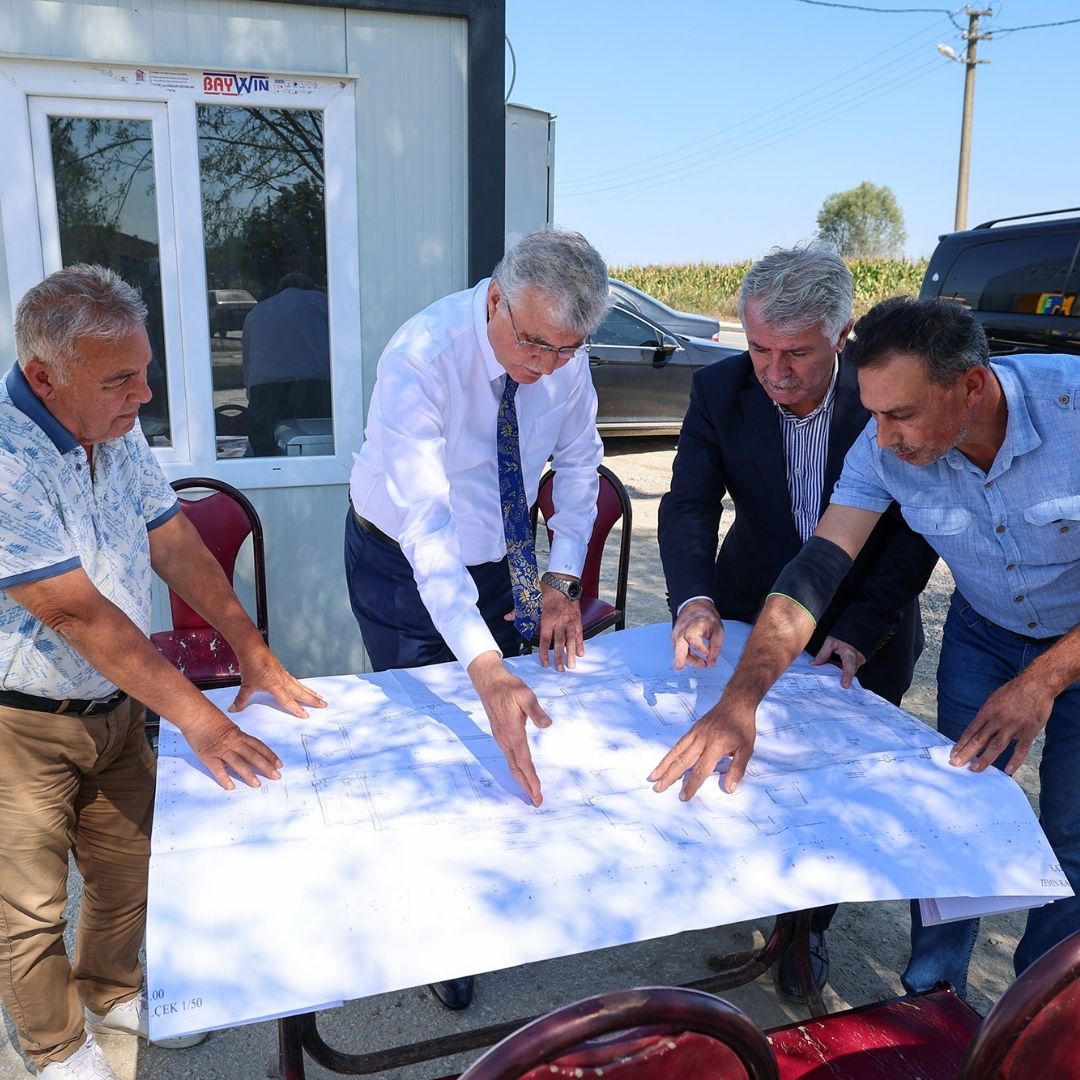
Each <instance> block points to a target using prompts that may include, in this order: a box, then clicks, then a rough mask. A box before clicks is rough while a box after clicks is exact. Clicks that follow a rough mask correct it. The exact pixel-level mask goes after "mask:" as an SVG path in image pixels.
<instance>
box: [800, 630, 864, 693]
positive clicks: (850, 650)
mask: <svg viewBox="0 0 1080 1080" xmlns="http://www.w3.org/2000/svg"><path fill="white" fill-rule="evenodd" d="M834 656H835V657H836V658H837V659H838V660H839V661H840V685H841V686H842V687H843V688H844V689H845V690H847V689H848V688H849V687H850V686H851V682H852V680H853V679H854V678H855V674H856V672H857V671H858V670H859V668H861V667H862V666H863V664H865V663H866V657H865V656H863V654H862V653H861V652H859V650H858V649H856V648H855V646H854V645H849V644H848V643H847V642H846V641H841V640H840V639H839V638H835V637H833V636H832V635H831V634H830V635H829V636H828V637H827V638H826V639H825V640H824V641H823V642H822V643H821V648H820V649H818V652H817V656H815V657H814V659H813V661H812V663H814V664H828V663H830V662H831V661H832V659H833V657H834Z"/></svg>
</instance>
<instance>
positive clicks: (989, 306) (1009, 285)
mask: <svg viewBox="0 0 1080 1080" xmlns="http://www.w3.org/2000/svg"><path fill="white" fill-rule="evenodd" d="M1076 247H1077V235H1076V234H1075V233H1072V234H1069V233H1062V234H1060V235H1052V236H1031V237H1017V238H1015V239H1011V240H999V241H996V242H993V243H987V244H977V245H975V246H973V247H970V248H968V249H967V250H965V251H962V252H961V253H960V255H959V256H958V257H957V259H956V262H955V263H954V264H953V266H952V267H951V268H950V269H949V273H948V276H947V277H946V279H945V284H944V286H943V287H942V290H941V293H942V295H943V296H948V297H951V298H953V299H956V300H959V301H960V302H961V303H962V304H964V305H965V306H967V307H970V308H973V309H975V310H976V311H1013V312H1019V313H1027V314H1033V315H1059V314H1068V309H1069V308H1071V307H1072V303H1071V300H1070V301H1069V302H1068V303H1067V304H1066V302H1065V298H1066V293H1065V291H1064V290H1065V283H1066V280H1067V279H1068V276H1069V271H1070V270H1071V269H1072V268H1073V266H1074V263H1075V258H1076Z"/></svg>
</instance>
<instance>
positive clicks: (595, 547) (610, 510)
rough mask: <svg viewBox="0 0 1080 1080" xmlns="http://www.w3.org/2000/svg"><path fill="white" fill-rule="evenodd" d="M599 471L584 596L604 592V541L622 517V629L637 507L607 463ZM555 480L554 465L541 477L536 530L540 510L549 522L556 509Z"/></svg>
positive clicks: (618, 595)
mask: <svg viewBox="0 0 1080 1080" xmlns="http://www.w3.org/2000/svg"><path fill="white" fill-rule="evenodd" d="M596 471H597V473H598V475H599V478H600V486H599V489H598V491H597V494H596V521H595V522H594V523H593V530H592V535H591V536H590V537H589V546H588V551H587V553H586V555H585V565H584V567H583V568H582V571H581V592H582V595H583V596H599V595H600V565H601V563H602V562H603V558H604V545H605V544H606V543H607V538H608V536H609V535H610V533H611V530H612V529H613V528H614V527H615V525H616V523H617V522H619V521H620V520H621V521H622V526H621V538H620V541H619V566H618V571H617V574H616V578H615V607H616V608H618V610H619V611H620V612H622V613H623V615H622V617H621V620H620V622H618V623H616V624H615V628H616V629H617V630H621V629H623V627H624V626H625V625H626V618H625V613H626V590H627V584H628V582H629V578H630V538H631V527H632V525H633V516H634V514H633V507H632V505H631V503H630V495H629V494H628V493H627V490H626V488H625V487H623V484H622V481H621V480H620V479H619V478H618V477H617V476H616V475H615V474H614V473H613V472H612V471H611V470H610V469H609V468H608V467H607V466H606V465H601V466H600V467H599V468H598V469H597V470H596ZM554 481H555V472H554V470H552V469H548V471H547V472H546V473H544V475H543V476H542V477H541V478H540V486H539V488H538V489H537V492H536V503H535V504H534V506H533V508H532V526H533V533H534V534H535V533H536V528H537V512H539V513H540V514H541V515H543V518H544V523H545V525H546V524H547V521H548V519H549V518H550V517H551V516H552V514H554V513H555V503H554V498H553V486H554ZM551 537H552V532H551V530H550V529H548V542H549V543H550V541H551Z"/></svg>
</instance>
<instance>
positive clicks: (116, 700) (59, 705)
mask: <svg viewBox="0 0 1080 1080" xmlns="http://www.w3.org/2000/svg"><path fill="white" fill-rule="evenodd" d="M126 700H127V694H125V693H124V691H123V690H117V691H116V693H115V694H113V695H112V696H111V697H107V698H98V699H97V700H96V701H95V700H94V699H92V698H63V699H62V700H60V701H57V700H56V699H55V698H47V697H35V696H34V695H33V694H24V693H22V692H21V691H19V690H0V705H3V706H5V707H6V708H8V709H31V710H33V711H34V712H47V713H58V714H62V715H64V716H100V715H101V714H102V713H107V712H112V711H113V709H115V708H116V707H117V706H119V705H121V704H123V702H125V701H126Z"/></svg>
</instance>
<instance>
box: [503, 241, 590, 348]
mask: <svg viewBox="0 0 1080 1080" xmlns="http://www.w3.org/2000/svg"><path fill="white" fill-rule="evenodd" d="M491 276H492V277H493V278H494V279H495V280H496V281H497V282H498V284H499V290H500V291H501V292H502V294H503V295H504V296H505V297H506V298H507V299H508V300H509V301H510V302H511V304H513V303H515V302H516V301H517V299H518V298H519V297H520V295H521V294H522V293H523V292H525V291H526V290H529V289H536V290H538V291H540V292H543V293H545V294H546V295H547V297H548V298H549V299H550V301H551V306H552V311H551V315H552V318H553V319H554V321H555V322H556V323H557V324H558V325H559V326H561V327H564V328H565V329H566V330H567V331H572V332H574V333H578V334H581V335H582V336H584V335H586V334H591V333H592V332H593V330H595V329H596V326H597V324H598V323H599V322H600V320H601V319H602V318H603V317H604V314H605V312H606V311H607V309H608V305H609V304H610V302H611V300H610V293H609V291H608V272H607V266H606V265H605V263H604V260H603V259H602V258H601V257H600V253H599V252H598V251H597V250H596V248H594V247H593V246H592V244H590V243H589V241H588V240H586V239H585V237H584V236H582V235H581V233H577V232H567V231H564V230H561V229H545V230H544V231H543V232H534V233H529V235H528V236H525V237H522V239H521V240H519V241H518V242H517V243H516V244H515V245H514V246H513V247H512V248H511V249H510V250H509V251H508V252H507V253H506V254H505V255H504V256H503V257H502V259H500V260H499V265H498V266H496V267H495V269H494V271H492V274H491Z"/></svg>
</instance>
